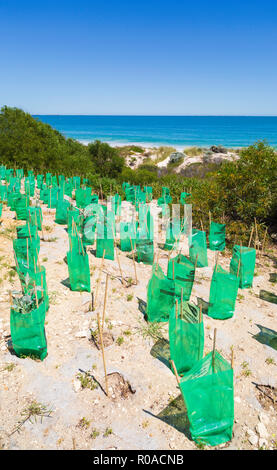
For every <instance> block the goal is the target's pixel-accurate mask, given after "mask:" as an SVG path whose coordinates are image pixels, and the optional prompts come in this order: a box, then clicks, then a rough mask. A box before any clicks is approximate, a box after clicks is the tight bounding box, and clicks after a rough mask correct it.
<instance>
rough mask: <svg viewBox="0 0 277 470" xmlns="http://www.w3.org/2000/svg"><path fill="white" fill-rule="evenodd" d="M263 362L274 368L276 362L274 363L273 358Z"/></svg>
mask: <svg viewBox="0 0 277 470" xmlns="http://www.w3.org/2000/svg"><path fill="white" fill-rule="evenodd" d="M265 362H266V364H268V365H270V364H272V365H274V366H276V362H275V361H274V359H273V357H267V358H266V360H265Z"/></svg>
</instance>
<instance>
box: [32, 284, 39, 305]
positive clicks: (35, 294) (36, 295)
mask: <svg viewBox="0 0 277 470" xmlns="http://www.w3.org/2000/svg"><path fill="white" fill-rule="evenodd" d="M33 286H34V291H35V297H36V306H37V308H38V295H37V290H36V284H35V283H34V284H33Z"/></svg>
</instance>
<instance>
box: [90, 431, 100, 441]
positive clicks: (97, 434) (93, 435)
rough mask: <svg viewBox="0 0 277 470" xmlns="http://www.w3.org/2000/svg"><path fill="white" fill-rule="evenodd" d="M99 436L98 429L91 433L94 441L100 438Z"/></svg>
mask: <svg viewBox="0 0 277 470" xmlns="http://www.w3.org/2000/svg"><path fill="white" fill-rule="evenodd" d="M99 434H100V433H99V432H98V431H97V429H95V428H93V429H92V431H91V434H90V437H91V438H92V439H96V438H97V437H98V436H99Z"/></svg>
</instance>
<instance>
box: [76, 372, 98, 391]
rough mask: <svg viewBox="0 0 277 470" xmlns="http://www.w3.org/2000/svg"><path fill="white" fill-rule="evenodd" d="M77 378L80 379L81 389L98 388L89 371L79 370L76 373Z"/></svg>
mask: <svg viewBox="0 0 277 470" xmlns="http://www.w3.org/2000/svg"><path fill="white" fill-rule="evenodd" d="M77 379H79V380H80V382H81V387H82V389H84V388H88V389H89V390H95V389H96V388H98V385H97V383H96V382H95V380H94V379H93V377H92V376H91V375H90V373H89V372H80V373H79V374H78V375H77Z"/></svg>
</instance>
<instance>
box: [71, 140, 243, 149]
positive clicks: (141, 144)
mask: <svg viewBox="0 0 277 470" xmlns="http://www.w3.org/2000/svg"><path fill="white" fill-rule="evenodd" d="M75 140H77V141H78V142H80V144H83V145H89V144H90V143H92V142H94V141H93V140H81V139H75ZM95 140H97V139H95ZM99 140H101V139H99ZM102 142H105V143H106V144H109V145H110V146H111V147H129V146H136V147H141V148H143V149H145V150H148V149H149V150H150V149H156V148H159V147H172V148H175V149H176V150H178V151H179V152H180V151H183V150H186V149H189V148H192V147H197V148H201V149H205V148H207V149H209V148H210V147H211V146H212V145H214V146H217V145H218V144H212V145H201V144H194V145H185V144H184V145H173V144H172V143H170V142H169V143H164V142H163V143H157V144H156V145H154V144H153V143H152V142H151V143H150V142H149V143H147V142H126V143H125V142H124V143H123V142H114V141H102ZM220 145H221V147H224V148H226V149H234V150H238V149H241V148H246V147H248V146H247V145H245V146H243V145H238V146H232V147H228V146H225V145H222V144H220Z"/></svg>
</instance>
